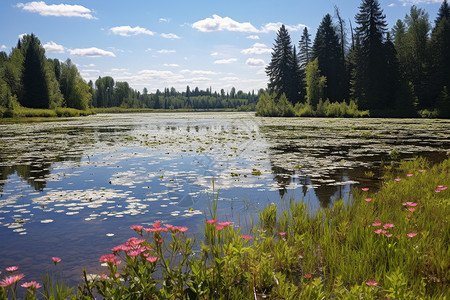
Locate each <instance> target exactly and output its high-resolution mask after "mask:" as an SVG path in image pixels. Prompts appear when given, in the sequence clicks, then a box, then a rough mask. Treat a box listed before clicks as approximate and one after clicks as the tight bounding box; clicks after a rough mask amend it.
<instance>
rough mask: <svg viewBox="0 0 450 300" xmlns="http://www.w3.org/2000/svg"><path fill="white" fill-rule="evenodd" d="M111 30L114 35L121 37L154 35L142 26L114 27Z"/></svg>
mask: <svg viewBox="0 0 450 300" xmlns="http://www.w3.org/2000/svg"><path fill="white" fill-rule="evenodd" d="M109 30H111V32H112V33H114V34H118V35H121V36H132V35H138V34H147V35H154V34H155V33H153V32H152V31H150V30H148V29H146V28H142V27H140V26H136V27H131V26H128V25H127V26H117V27H112V28H110V29H109Z"/></svg>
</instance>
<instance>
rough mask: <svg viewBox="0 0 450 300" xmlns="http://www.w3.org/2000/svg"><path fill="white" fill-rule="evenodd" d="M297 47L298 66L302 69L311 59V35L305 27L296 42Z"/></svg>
mask: <svg viewBox="0 0 450 300" xmlns="http://www.w3.org/2000/svg"><path fill="white" fill-rule="evenodd" d="M298 49H299V52H298V53H299V63H300V68H301V69H302V70H304V69H305V68H306V65H307V64H308V63H309V62H310V61H311V60H312V59H311V58H312V49H311V35H310V34H309V33H308V28H307V27H305V28H304V29H303V34H302V37H301V39H300V42H299V43H298Z"/></svg>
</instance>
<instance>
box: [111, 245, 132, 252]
mask: <svg viewBox="0 0 450 300" xmlns="http://www.w3.org/2000/svg"><path fill="white" fill-rule="evenodd" d="M129 250H130V247H128V246H125V245H118V246H115V247H114V248H112V249H111V251H112V252H119V251H125V252H126V251H129Z"/></svg>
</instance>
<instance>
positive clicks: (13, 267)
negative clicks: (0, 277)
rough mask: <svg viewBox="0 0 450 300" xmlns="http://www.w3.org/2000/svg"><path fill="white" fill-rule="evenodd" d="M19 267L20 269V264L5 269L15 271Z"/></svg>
mask: <svg viewBox="0 0 450 300" xmlns="http://www.w3.org/2000/svg"><path fill="white" fill-rule="evenodd" d="M18 269H19V267H18V266H11V267H8V268H6V269H5V270H6V271H8V272H14V271H17V270H18Z"/></svg>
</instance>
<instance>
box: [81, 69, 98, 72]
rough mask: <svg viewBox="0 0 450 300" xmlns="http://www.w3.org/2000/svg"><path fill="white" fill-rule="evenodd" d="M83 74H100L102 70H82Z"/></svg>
mask: <svg viewBox="0 0 450 300" xmlns="http://www.w3.org/2000/svg"><path fill="white" fill-rule="evenodd" d="M81 72H85V73H100V70H89V69H88V70H81Z"/></svg>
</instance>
